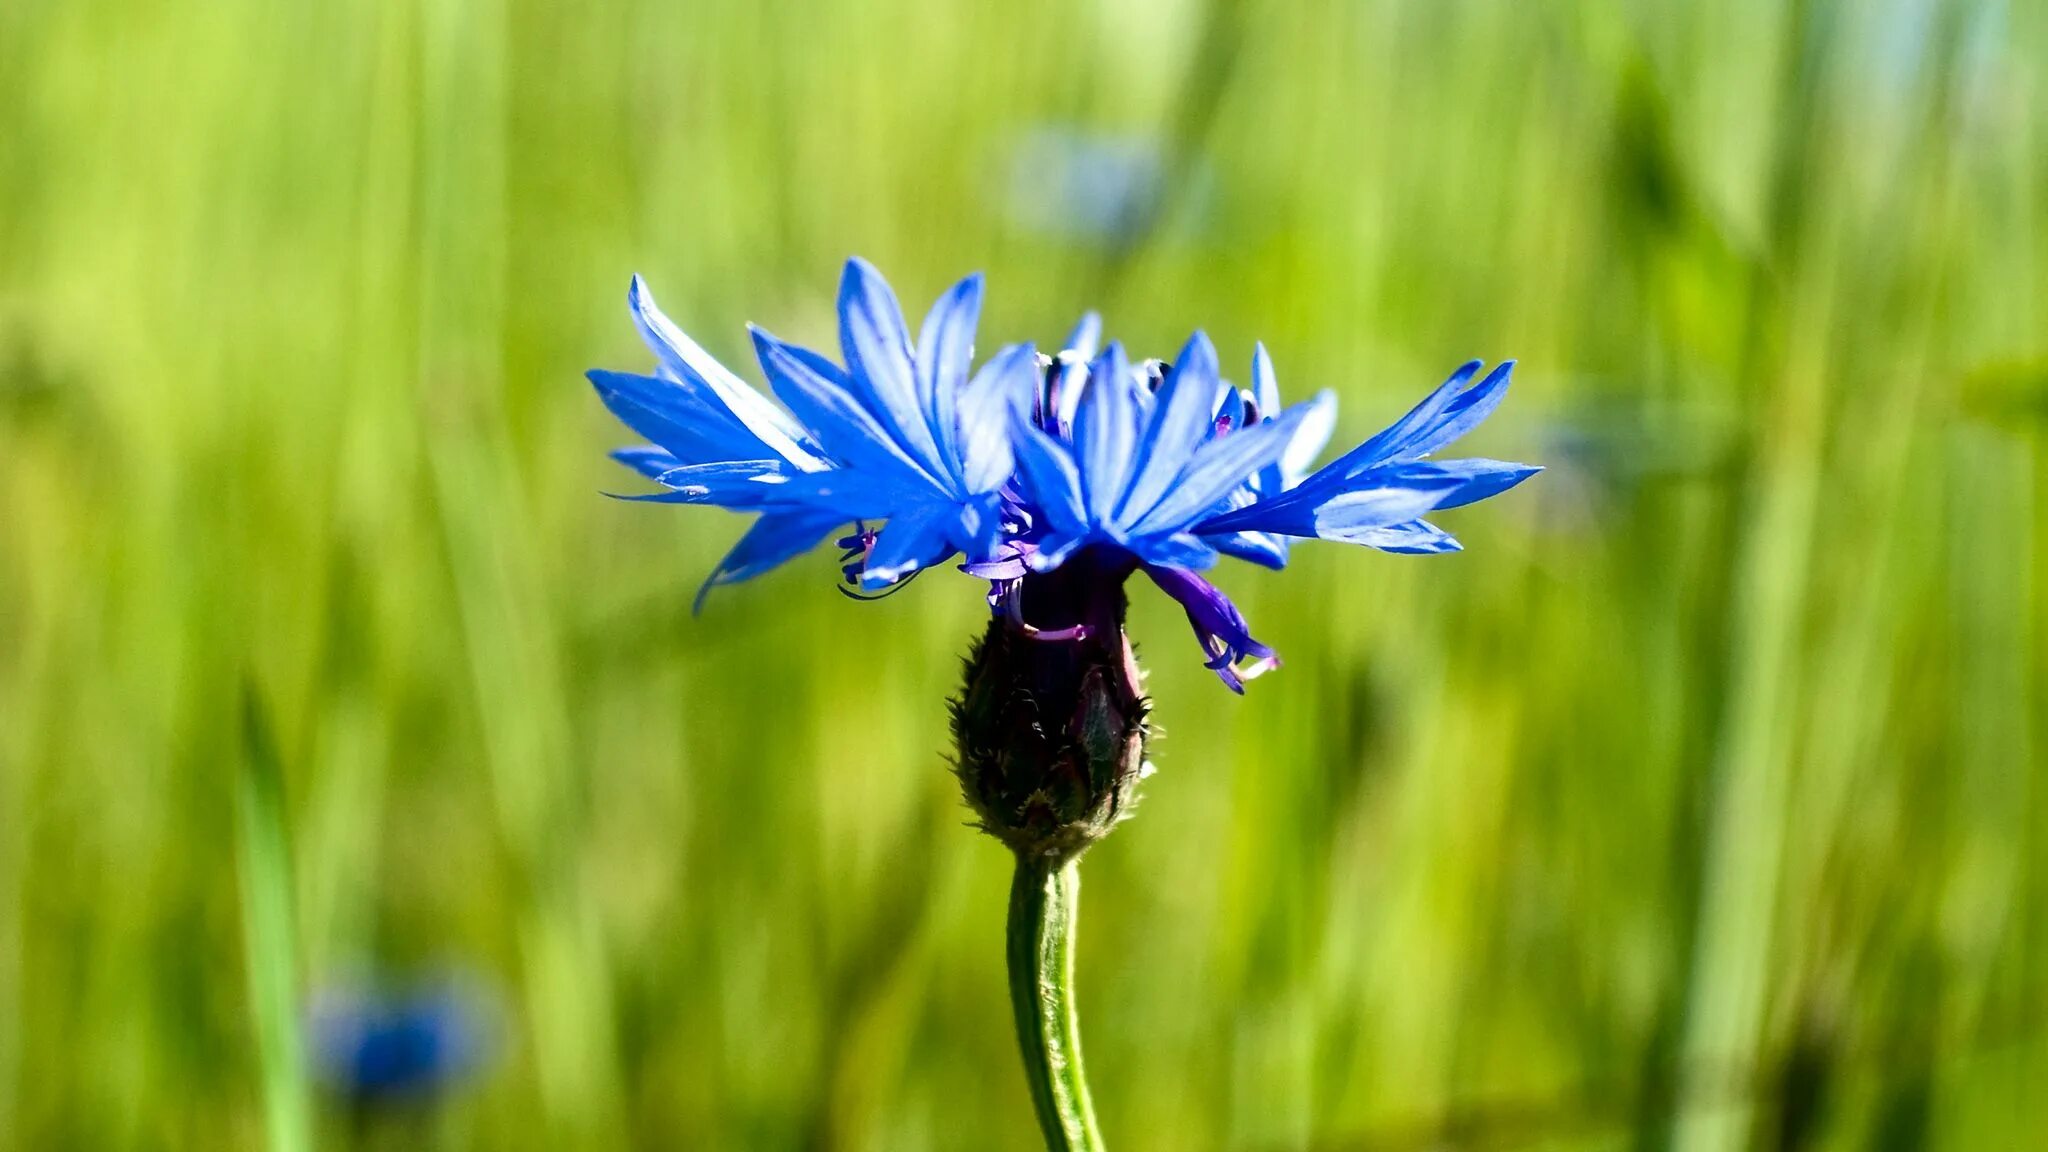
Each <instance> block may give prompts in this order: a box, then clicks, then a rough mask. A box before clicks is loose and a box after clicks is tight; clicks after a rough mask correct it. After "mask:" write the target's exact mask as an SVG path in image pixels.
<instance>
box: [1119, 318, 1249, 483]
mask: <svg viewBox="0 0 2048 1152" xmlns="http://www.w3.org/2000/svg"><path fill="white" fill-rule="evenodd" d="M1222 390H1223V381H1222V379H1221V377H1219V376H1218V375H1217V371H1216V348H1215V346H1214V345H1212V344H1210V343H1209V337H1208V336H1206V335H1204V334H1203V333H1201V332H1196V333H1195V334H1194V335H1193V336H1190V337H1188V342H1187V346H1186V347H1184V348H1182V349H1181V350H1180V357H1179V358H1178V359H1177V360H1175V361H1174V364H1173V371H1172V372H1170V373H1168V374H1167V377H1166V380H1165V382H1164V383H1162V384H1161V385H1160V386H1159V397H1158V402H1157V404H1156V405H1155V406H1154V407H1153V410H1152V420H1151V423H1150V424H1149V425H1147V427H1146V428H1145V432H1144V435H1143V436H1142V437H1141V438H1140V440H1139V442H1138V451H1137V458H1136V459H1135V460H1134V461H1132V463H1131V465H1130V469H1131V482H1130V486H1129V489H1128V491H1127V492H1126V493H1125V495H1124V499H1123V502H1122V504H1121V505H1119V507H1118V509H1117V516H1118V517H1119V518H1120V519H1123V520H1125V521H1126V522H1128V521H1134V520H1136V519H1138V518H1139V517H1140V516H1141V515H1142V514H1143V513H1145V512H1146V511H1148V510H1150V509H1151V508H1152V507H1153V506H1154V505H1156V504H1158V503H1159V501H1160V498H1161V497H1163V496H1165V495H1166V489H1167V487H1168V486H1169V485H1170V484H1172V483H1173V481H1174V479H1175V478H1176V477H1178V476H1179V475H1180V473H1181V470H1182V469H1183V468H1185V467H1187V464H1188V461H1189V460H1190V459H1191V458H1192V457H1193V456H1194V454H1195V449H1197V448H1199V447H1201V445H1202V442H1203V441H1204V440H1205V439H1207V438H1208V435H1209V432H1210V430H1211V429H1212V428H1214V427H1215V425H1214V424H1213V423H1212V419H1213V417H1212V415H1211V414H1212V413H1213V412H1214V411H1215V410H1216V396H1217V394H1218V392H1220V391H1222Z"/></svg>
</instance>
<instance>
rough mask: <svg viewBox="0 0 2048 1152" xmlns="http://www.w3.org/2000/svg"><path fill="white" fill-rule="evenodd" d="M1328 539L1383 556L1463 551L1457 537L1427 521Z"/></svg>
mask: <svg viewBox="0 0 2048 1152" xmlns="http://www.w3.org/2000/svg"><path fill="white" fill-rule="evenodd" d="M1328 539H1331V540H1337V541H1341V542H1343V543H1347V544H1364V545H1366V546H1367V547H1370V548H1377V549H1379V550H1380V551H1382V552H1399V553H1402V554H1405V555H1434V554H1436V553H1440V552H1458V551H1462V550H1463V547H1462V545H1460V544H1459V543H1458V541H1457V539H1456V538H1455V537H1453V536H1452V535H1451V534H1450V533H1448V532H1446V531H1444V530H1443V529H1441V528H1439V527H1437V526H1436V525H1434V524H1431V523H1430V522H1429V521H1427V520H1409V521H1407V522H1405V523H1401V524H1389V525H1387V526H1386V527H1384V528H1359V529H1355V530H1352V531H1349V532H1345V533H1341V534H1338V535H1334V536H1330V537H1328Z"/></svg>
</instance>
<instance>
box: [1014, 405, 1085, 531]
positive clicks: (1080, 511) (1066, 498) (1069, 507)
mask: <svg viewBox="0 0 2048 1152" xmlns="http://www.w3.org/2000/svg"><path fill="white" fill-rule="evenodd" d="M1011 443H1012V444H1013V445H1014V446H1015V448H1016V451H1017V474H1018V477H1019V479H1021V480H1022V481H1023V483H1024V487H1025V490H1026V492H1027V493H1028V494H1029V496H1030V499H1031V502H1032V505H1033V506H1034V507H1036V508H1037V509H1038V510H1039V511H1041V512H1044V513H1045V515H1046V518H1047V519H1048V520H1050V521H1051V522H1052V524H1051V526H1052V528H1053V529H1054V530H1055V531H1060V532H1066V533H1071V534H1077V535H1078V534H1085V533H1086V532H1087V530H1088V523H1089V522H1088V510H1087V508H1086V507H1085V506H1083V505H1082V503H1081V473H1080V470H1079V469H1078V468H1076V467H1075V465H1074V458H1073V457H1072V456H1070V455H1068V453H1067V449H1066V446H1065V445H1064V444H1061V443H1060V442H1059V441H1057V440H1054V439H1053V438H1052V437H1051V436H1048V435H1046V434H1045V433H1044V432H1043V431H1041V430H1040V429H1039V428H1038V427H1037V426H1036V425H1033V424H1029V423H1023V422H1019V423H1018V424H1017V425H1016V426H1015V427H1014V428H1013V430H1012V437H1011Z"/></svg>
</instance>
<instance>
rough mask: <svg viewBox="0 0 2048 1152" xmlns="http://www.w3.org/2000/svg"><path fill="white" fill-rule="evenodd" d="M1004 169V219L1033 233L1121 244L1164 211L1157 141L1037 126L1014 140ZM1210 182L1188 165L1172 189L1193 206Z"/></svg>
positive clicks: (1164, 166)
mask: <svg viewBox="0 0 2048 1152" xmlns="http://www.w3.org/2000/svg"><path fill="white" fill-rule="evenodd" d="M1006 167H1007V179H1006V180H1005V182H1004V184H1003V187H1002V197H1001V200H1002V203H1003V206H1004V210H1005V214H1006V215H1007V216H1008V217H1009V219H1010V221H1011V222H1012V223H1013V224H1015V225H1017V226H1018V227H1021V228H1024V229H1027V230H1029V231H1031V232H1034V233H1038V234H1041V235H1045V236H1050V237H1060V238H1065V239H1070V240H1081V241H1094V242H1103V243H1115V242H1118V241H1124V240H1129V239H1132V238H1134V237H1136V236H1139V235H1142V234H1144V233H1145V232H1146V231H1147V230H1148V229H1150V228H1152V227H1153V225H1154V224H1155V223H1157V222H1158V220H1159V218H1160V214H1161V212H1163V211H1164V210H1165V207H1166V199H1167V198H1166V192H1167V189H1168V187H1169V183H1168V181H1169V174H1170V173H1169V168H1170V165H1169V163H1168V155H1167V151H1166V148H1165V147H1164V144H1163V142H1162V141H1161V140H1159V139H1158V138H1157V137H1153V136H1144V135H1110V134H1104V133H1098V132H1091V131H1087V130H1083V129H1078V128H1069V127H1060V126H1044V127H1039V128H1036V129H1033V130H1032V131H1030V132H1027V133H1025V134H1024V135H1023V136H1021V137H1020V138H1018V139H1017V141H1016V143H1015V145H1014V147H1013V148H1011V150H1010V156H1009V162H1008V164H1007V166H1006ZM1211 183H1212V181H1211V180H1210V178H1209V175H1208V170H1207V168H1206V167H1202V166H1200V165H1196V166H1195V167H1194V168H1193V170H1191V171H1189V172H1187V173H1186V174H1185V175H1184V176H1181V177H1180V178H1179V180H1178V182H1176V183H1175V184H1173V187H1174V188H1175V189H1176V190H1177V191H1179V192H1180V193H1181V194H1183V195H1191V196H1192V198H1193V199H1195V200H1196V201H1197V202H1198V203H1199V202H1200V201H1201V200H1203V199H1206V197H1207V193H1208V190H1209V188H1210V185H1211ZM1198 212H1199V209H1198Z"/></svg>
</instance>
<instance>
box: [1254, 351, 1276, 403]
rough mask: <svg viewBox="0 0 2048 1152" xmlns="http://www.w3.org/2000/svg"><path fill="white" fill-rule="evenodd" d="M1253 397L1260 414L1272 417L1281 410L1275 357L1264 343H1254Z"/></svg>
mask: <svg viewBox="0 0 2048 1152" xmlns="http://www.w3.org/2000/svg"><path fill="white" fill-rule="evenodd" d="M1252 399H1253V400H1255V401H1257V402H1258V405H1259V415H1261V416H1266V417H1271V416H1274V415H1276V414H1278V413H1279V411H1280V382H1279V380H1278V379H1276V378H1275V377H1274V375H1273V358H1272V357H1271V356H1269V355H1267V353H1266V346H1265V345H1264V344H1254V345H1252Z"/></svg>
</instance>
